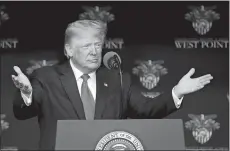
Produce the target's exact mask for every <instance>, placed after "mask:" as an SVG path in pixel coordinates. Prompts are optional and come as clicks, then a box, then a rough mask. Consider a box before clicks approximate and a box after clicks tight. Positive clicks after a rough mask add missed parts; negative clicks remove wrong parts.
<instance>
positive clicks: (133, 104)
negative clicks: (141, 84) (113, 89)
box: [124, 75, 178, 119]
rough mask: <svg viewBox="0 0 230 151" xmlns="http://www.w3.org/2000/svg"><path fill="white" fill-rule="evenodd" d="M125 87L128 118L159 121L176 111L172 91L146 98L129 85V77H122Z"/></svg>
mask: <svg viewBox="0 0 230 151" xmlns="http://www.w3.org/2000/svg"><path fill="white" fill-rule="evenodd" d="M124 77H125V79H126V82H127V83H126V86H128V89H127V92H126V93H127V94H128V96H127V97H128V98H127V101H128V116H129V117H131V118H145V119H146V118H149V119H151V118H154V119H161V118H164V117H166V116H167V115H169V114H171V113H172V112H174V111H176V110H178V109H177V108H176V106H175V103H174V100H173V97H172V91H169V92H164V94H162V95H160V96H158V97H156V98H154V99H150V98H146V97H144V96H143V95H142V94H141V91H140V90H139V89H138V88H137V87H136V86H134V85H133V84H132V83H131V78H130V76H129V75H125V76H124Z"/></svg>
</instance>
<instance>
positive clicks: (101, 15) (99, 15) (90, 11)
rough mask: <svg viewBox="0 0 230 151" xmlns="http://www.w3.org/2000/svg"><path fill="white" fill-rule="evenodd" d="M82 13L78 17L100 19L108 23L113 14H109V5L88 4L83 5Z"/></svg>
mask: <svg viewBox="0 0 230 151" xmlns="http://www.w3.org/2000/svg"><path fill="white" fill-rule="evenodd" d="M82 8H83V9H84V11H85V12H84V13H82V14H80V15H79V19H80V20H83V19H89V20H100V21H103V22H104V23H109V22H111V21H113V20H114V18H115V17H114V15H113V14H110V12H109V11H110V10H111V7H109V6H107V7H98V6H95V7H89V6H83V7H82Z"/></svg>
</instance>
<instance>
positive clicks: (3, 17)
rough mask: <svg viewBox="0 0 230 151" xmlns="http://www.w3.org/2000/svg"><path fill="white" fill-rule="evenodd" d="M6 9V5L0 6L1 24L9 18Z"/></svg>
mask: <svg viewBox="0 0 230 151" xmlns="http://www.w3.org/2000/svg"><path fill="white" fill-rule="evenodd" d="M5 9H6V7H5V6H4V5H2V6H0V26H1V25H2V24H3V22H5V21H7V20H8V19H9V15H8V14H7V13H6V12H5Z"/></svg>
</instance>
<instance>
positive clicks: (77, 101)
mask: <svg viewBox="0 0 230 151" xmlns="http://www.w3.org/2000/svg"><path fill="white" fill-rule="evenodd" d="M59 69H60V70H59V71H60V73H61V75H60V80H61V83H62V85H63V88H64V89H65V91H66V93H67V95H68V97H69V100H70V102H71V103H72V105H73V108H74V110H75V112H76V114H77V115H78V117H79V119H86V118H85V113H84V108H83V104H82V101H81V97H80V94H79V90H78V87H77V82H76V79H75V77H74V73H73V71H72V68H71V66H70V64H69V62H67V63H65V64H63V65H61V66H60V68H59Z"/></svg>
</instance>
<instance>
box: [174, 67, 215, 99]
mask: <svg viewBox="0 0 230 151" xmlns="http://www.w3.org/2000/svg"><path fill="white" fill-rule="evenodd" d="M194 73H195V69H194V68H192V69H191V70H190V71H189V72H188V73H187V74H186V75H184V76H183V77H182V78H181V80H180V81H179V83H178V84H177V85H176V86H175V88H174V93H175V94H176V95H177V97H178V98H182V97H183V96H184V95H186V94H189V93H192V92H196V91H198V90H200V89H202V88H203V87H204V86H205V85H207V84H209V83H210V81H211V80H212V79H213V77H212V76H211V75H210V74H207V75H204V76H201V77H198V78H191V76H192V75H193V74H194Z"/></svg>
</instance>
